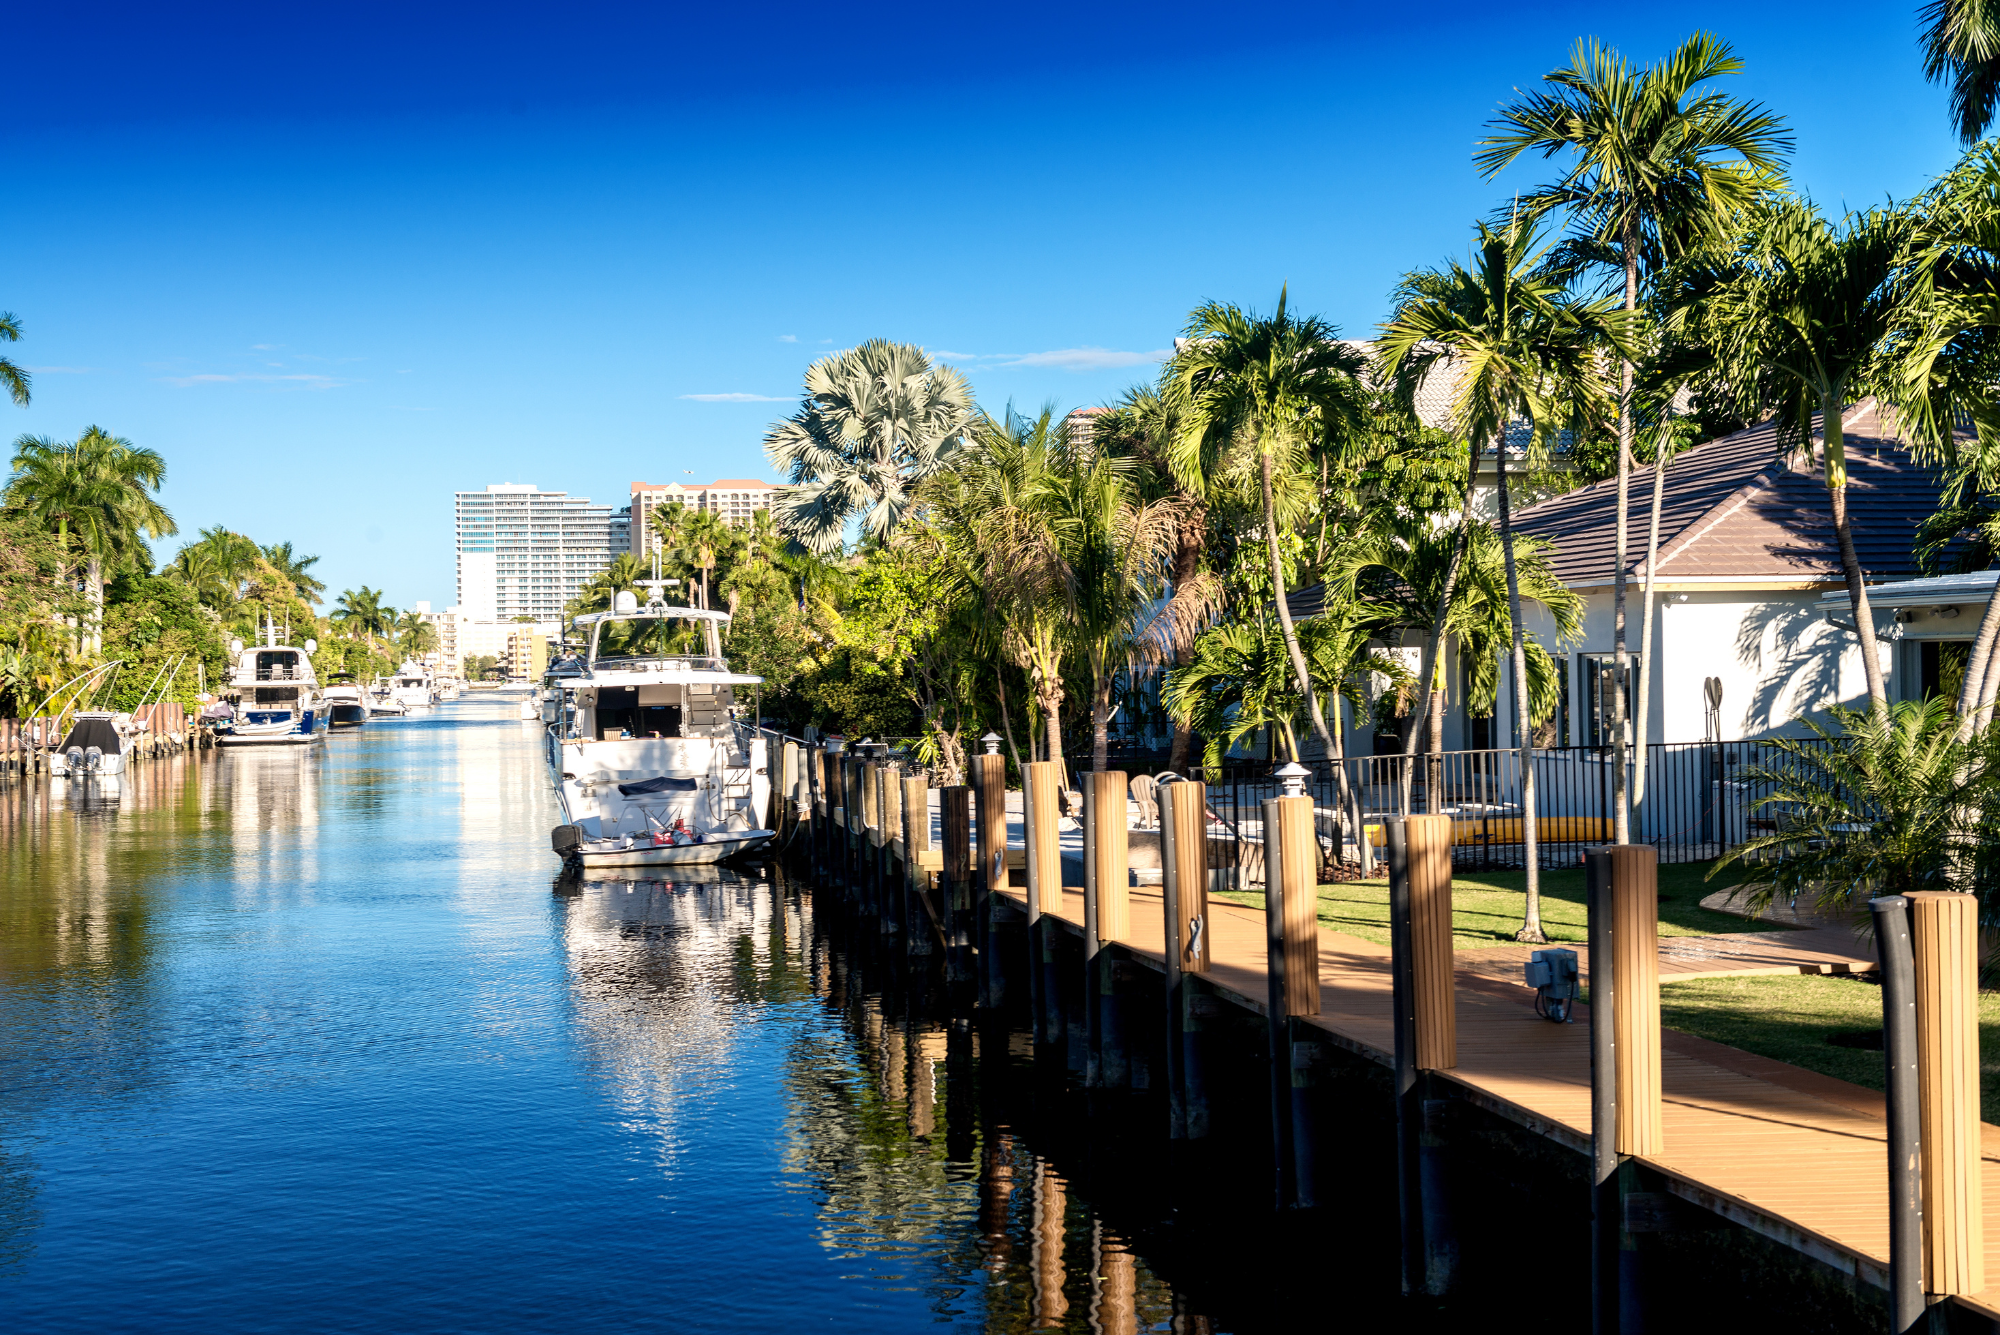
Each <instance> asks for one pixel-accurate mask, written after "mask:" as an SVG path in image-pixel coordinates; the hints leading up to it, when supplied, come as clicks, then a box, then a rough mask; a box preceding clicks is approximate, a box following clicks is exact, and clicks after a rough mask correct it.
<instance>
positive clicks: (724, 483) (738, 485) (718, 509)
mask: <svg viewBox="0 0 2000 1335" xmlns="http://www.w3.org/2000/svg"><path fill="white" fill-rule="evenodd" d="M777 490H778V489H777V488H776V487H774V486H772V485H771V484H770V483H769V482H759V481H757V480H756V479H755V478H742V477H726V478H723V479H721V480H720V481H717V482H666V483H658V482H634V483H633V484H632V505H631V509H630V514H631V548H630V550H631V553H632V555H634V556H636V557H639V558H640V559H641V560H643V559H645V558H647V557H649V556H651V555H652V554H653V549H654V548H656V547H657V546H659V538H658V537H657V536H656V535H655V534H654V533H653V526H652V524H651V523H649V522H647V521H648V520H649V519H650V518H651V517H652V513H653V511H654V510H656V509H658V508H659V507H660V506H662V505H685V506H687V507H688V508H689V509H690V510H713V511H715V513H717V514H719V515H721V516H722V517H723V518H724V519H726V520H728V521H729V522H730V523H732V524H737V525H747V524H748V523H749V522H750V516H751V515H753V514H755V513H756V512H757V511H759V510H768V509H770V508H771V496H772V494H773V493H775V492H776V491H777Z"/></svg>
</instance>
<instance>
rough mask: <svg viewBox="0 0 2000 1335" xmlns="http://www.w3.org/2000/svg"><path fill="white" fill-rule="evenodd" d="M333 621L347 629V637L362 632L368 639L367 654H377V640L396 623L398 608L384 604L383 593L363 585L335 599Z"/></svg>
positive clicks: (343, 592) (345, 591)
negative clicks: (379, 635)
mask: <svg viewBox="0 0 2000 1335" xmlns="http://www.w3.org/2000/svg"><path fill="white" fill-rule="evenodd" d="M331 619H332V620H334V621H338V622H340V623H342V624H343V625H345V626H346V627H347V631H348V634H350V635H352V634H353V633H355V632H356V631H359V632H360V633H361V634H362V635H363V636H365V637H367V640H368V652H369V653H371V654H372V653H374V652H375V637H376V635H378V634H383V635H386V634H388V633H389V632H390V629H391V628H392V627H393V626H394V625H395V622H396V609H395V608H393V607H390V606H389V605H388V604H387V603H385V602H383V601H382V590H380V589H371V588H369V587H368V586H367V585H366V584H363V585H362V586H361V587H360V589H358V590H356V589H344V590H342V591H341V595H340V597H339V598H337V599H335V600H334V605H333V612H332V616H331Z"/></svg>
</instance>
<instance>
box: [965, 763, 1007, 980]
mask: <svg viewBox="0 0 2000 1335" xmlns="http://www.w3.org/2000/svg"><path fill="white" fill-rule="evenodd" d="M972 777H973V790H974V791H973V796H974V800H975V802H976V804H977V807H978V813H979V865H978V866H977V867H976V868H975V869H974V870H973V875H972V894H973V901H972V912H973V924H974V930H975V932H976V934H977V937H976V940H975V942H974V944H975V945H976V946H977V947H978V949H979V982H980V987H979V1001H980V1004H981V1005H982V1006H986V1007H988V1008H997V1007H998V1006H999V1005H1000V1002H1001V998H1002V996H1003V989H1004V988H1005V985H1006V972H1005V970H1003V969H1002V968H1001V967H1000V955H999V952H998V951H997V950H996V949H994V943H995V937H994V931H993V924H994V919H995V917H996V916H997V915H998V914H999V912H1000V908H999V904H998V902H997V899H996V897H995V893H994V892H995V891H997V890H998V889H999V888H1000V887H1001V886H1004V885H1006V884H1007V758H1006V757H1005V756H997V755H985V756H974V757H973V758H972Z"/></svg>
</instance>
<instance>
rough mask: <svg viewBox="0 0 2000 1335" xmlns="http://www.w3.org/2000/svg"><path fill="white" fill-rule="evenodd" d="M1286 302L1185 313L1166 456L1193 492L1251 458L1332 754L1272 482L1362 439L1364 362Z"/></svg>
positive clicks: (1305, 690)
mask: <svg viewBox="0 0 2000 1335" xmlns="http://www.w3.org/2000/svg"><path fill="white" fill-rule="evenodd" d="M1287 296H1288V292H1287V291H1286V290H1285V289H1282V288H1281V289H1280V290H1279V293H1278V308H1277V310H1276V311H1275V312H1274V313H1273V314H1271V315H1270V316H1268V317H1267V316H1259V315H1257V314H1255V313H1254V312H1251V311H1246V310H1243V309H1242V308H1241V307H1237V306H1231V305H1228V304H1225V303H1221V302H1206V303H1204V304H1203V305H1201V306H1198V307H1196V308H1195V310H1194V313H1193V314H1192V315H1190V316H1189V317H1188V323H1187V329H1186V331H1185V338H1184V339H1183V341H1182V343H1181V344H1180V349H1179V351H1177V352H1176V353H1175V354H1174V359H1173V361H1172V362H1170V363H1169V364H1168V367H1167V375H1166V384H1167V386H1168V391H1169V401H1170V402H1171V403H1172V405H1173V406H1174V408H1175V409H1176V410H1177V411H1178V412H1179V414H1180V430H1179V432H1178V434H1176V436H1175V437H1174V440H1173V444H1172V446H1171V450H1170V454H1169V459H1170V462H1171V465H1172V469H1173V473H1174V476H1175V477H1176V478H1177V479H1178V480H1179V481H1180V483H1181V485H1182V486H1184V487H1186V488H1188V489H1189V490H1190V491H1196V490H1201V489H1204V488H1205V486H1206V482H1207V479H1209V478H1211V477H1213V476H1214V475H1215V474H1216V473H1217V472H1218V471H1220V470H1221V468H1222V467H1223V466H1224V463H1225V460H1226V458H1227V456H1229V455H1230V454H1231V453H1233V452H1234V451H1236V450H1237V449H1238V447H1239V446H1241V447H1243V448H1247V449H1248V451H1249V452H1250V453H1251V455H1252V456H1254V459H1255V466H1256V472H1257V485H1258V493H1259V496H1260V498H1261V500H1262V504H1263V529H1264V532H1263V537H1264V548H1265V557H1266V560H1267V561H1268V563H1269V574H1270V577H1271V594H1272V602H1273V605H1274V607H1275V609H1276V612H1277V618H1278V626H1279V629H1280V631H1281V633H1282V634H1283V636H1284V641H1285V652H1286V654H1287V656H1288V657H1289V658H1290V659H1291V663H1292V677H1293V683H1294V685H1296V687H1297V688H1298V691H1299V694H1300V696H1302V697H1303V698H1304V700H1305V702H1306V714H1307V720H1308V722H1310V724H1311V725H1312V729H1313V732H1314V733H1315V734H1316V735H1317V736H1318V738H1319V741H1320V745H1321V746H1322V747H1323V748H1324V749H1325V751H1326V754H1327V755H1329V756H1333V755H1336V754H1337V752H1336V750H1335V745H1334V740H1333V736H1332V734H1331V733H1330V732H1329V731H1328V729H1327V724H1326V718H1325V716H1324V714H1323V713H1322V712H1321V710H1320V708H1319V705H1318V702H1317V698H1316V696H1315V694H1314V692H1313V687H1312V679H1311V674H1310V672H1309V670H1308V668H1307V665H1306V659H1305V653H1304V651H1303V650H1301V649H1300V647H1299V637H1298V631H1297V628H1296V627H1294V626H1293V624H1292V613H1291V608H1290V607H1289V605H1288V604H1287V603H1286V601H1285V570H1284V561H1283V559H1282V557H1281V555H1280V551H1279V533H1280V515H1279V509H1278V502H1277V491H1278V487H1277V481H1276V478H1277V474H1278V473H1279V472H1280V471H1281V470H1282V471H1283V472H1285V473H1287V474H1296V473H1298V472H1301V471H1307V470H1306V465H1307V464H1308V463H1309V462H1310V460H1311V455H1312V452H1313V450H1314V447H1315V446H1316V445H1319V446H1322V447H1331V450H1332V451H1333V452H1337V451H1338V450H1339V449H1340V448H1341V447H1342V446H1343V445H1344V444H1345V443H1346V442H1347V441H1348V440H1349V439H1351V438H1353V437H1355V436H1357V435H1358V434H1359V433H1360V428H1361V423H1362V413H1363V408H1364V403H1365V394H1364V391H1363V390H1362V388H1361V384H1360V381H1359V380H1358V379H1357V378H1356V377H1357V374H1358V373H1359V372H1360V370H1361V368H1362V366H1363V364H1364V363H1363V359H1362V357H1361V354H1360V353H1358V352H1356V351H1354V350H1353V349H1352V348H1350V347H1349V346H1347V345H1346V344H1344V343H1342V342H1341V341H1340V336H1339V331H1337V330H1336V329H1335V328H1334V327H1333V326H1332V325H1330V324H1328V323H1326V322H1325V321H1324V320H1321V319H1319V318H1317V317H1315V316H1307V317H1299V316H1295V315H1293V314H1291V312H1290V311H1289V310H1288V309H1287Z"/></svg>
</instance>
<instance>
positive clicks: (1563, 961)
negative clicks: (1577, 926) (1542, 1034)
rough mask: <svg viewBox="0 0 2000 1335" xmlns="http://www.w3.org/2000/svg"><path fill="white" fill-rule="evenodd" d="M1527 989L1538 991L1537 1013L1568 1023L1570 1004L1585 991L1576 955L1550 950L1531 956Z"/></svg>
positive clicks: (1537, 952) (1560, 949) (1558, 1022)
mask: <svg viewBox="0 0 2000 1335" xmlns="http://www.w3.org/2000/svg"><path fill="white" fill-rule="evenodd" d="M1527 971H1528V986H1529V987H1532V988H1534V989H1535V1014H1537V1015H1539V1016H1541V1017H1542V1018H1543V1019H1545V1020H1553V1021H1555V1022H1556V1023H1557V1024H1567V1023H1568V1022H1569V1010H1570V1004H1571V1003H1572V1002H1574V1001H1575V1000H1576V999H1577V994H1578V993H1579V992H1580V991H1581V990H1582V988H1581V985H1580V982H1579V975H1578V972H1577V965H1576V952H1575V951H1574V950H1563V949H1562V948H1560V947H1551V948H1550V949H1547V950H1538V951H1536V952H1535V953H1534V954H1532V955H1530V956H1528V964H1527Z"/></svg>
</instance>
